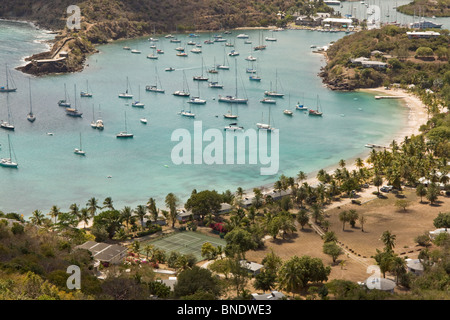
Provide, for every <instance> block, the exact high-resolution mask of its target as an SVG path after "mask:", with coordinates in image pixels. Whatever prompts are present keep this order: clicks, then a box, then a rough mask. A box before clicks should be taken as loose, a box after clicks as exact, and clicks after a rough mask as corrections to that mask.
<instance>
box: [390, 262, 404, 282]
mask: <svg viewBox="0 0 450 320" xmlns="http://www.w3.org/2000/svg"><path fill="white" fill-rule="evenodd" d="M390 264H391V265H390V267H389V269H390V270H391V271H392V273H394V274H395V280H396V283H397V285H398V281H399V279H400V276H401V275H403V274H405V273H406V261H405V259H403V258H401V257H393V258H392V259H391V263H390Z"/></svg>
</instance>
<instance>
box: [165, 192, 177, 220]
mask: <svg viewBox="0 0 450 320" xmlns="http://www.w3.org/2000/svg"><path fill="white" fill-rule="evenodd" d="M178 202H179V200H178V198H177V196H175V195H174V194H173V193H169V194H168V195H167V196H166V199H165V203H166V206H167V208H168V209H169V217H170V220H171V221H172V228H175V221H176V220H177V216H178V212H177V205H178Z"/></svg>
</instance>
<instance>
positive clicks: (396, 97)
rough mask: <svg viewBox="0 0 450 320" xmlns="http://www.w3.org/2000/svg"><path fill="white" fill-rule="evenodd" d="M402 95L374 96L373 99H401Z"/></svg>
mask: <svg viewBox="0 0 450 320" xmlns="http://www.w3.org/2000/svg"><path fill="white" fill-rule="evenodd" d="M402 98H404V97H403V96H375V99H377V100H379V99H402Z"/></svg>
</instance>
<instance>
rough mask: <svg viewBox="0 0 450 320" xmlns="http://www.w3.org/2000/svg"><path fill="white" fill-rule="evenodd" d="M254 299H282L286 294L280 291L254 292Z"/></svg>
mask: <svg viewBox="0 0 450 320" xmlns="http://www.w3.org/2000/svg"><path fill="white" fill-rule="evenodd" d="M252 297H253V300H281V299H284V298H285V297H286V296H285V295H284V294H283V293H281V292H279V291H272V292H271V293H264V294H257V293H252Z"/></svg>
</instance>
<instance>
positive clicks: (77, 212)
mask: <svg viewBox="0 0 450 320" xmlns="http://www.w3.org/2000/svg"><path fill="white" fill-rule="evenodd" d="M69 209H70V211H69V213H70V214H71V215H73V216H75V217H77V219H78V220H80V208H79V207H78V205H77V204H76V203H73V204H71V205H70V207H69Z"/></svg>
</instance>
